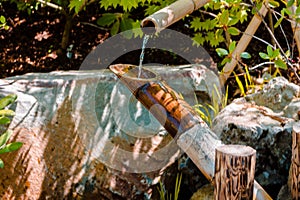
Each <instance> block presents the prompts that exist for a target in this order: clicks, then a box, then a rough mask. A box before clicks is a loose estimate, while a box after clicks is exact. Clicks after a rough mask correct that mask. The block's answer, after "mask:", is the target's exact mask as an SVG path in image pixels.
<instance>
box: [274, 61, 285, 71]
mask: <svg viewBox="0 0 300 200" xmlns="http://www.w3.org/2000/svg"><path fill="white" fill-rule="evenodd" d="M275 66H276V67H278V68H280V69H284V70H286V69H287V65H286V63H285V62H284V61H283V60H281V59H278V60H275Z"/></svg>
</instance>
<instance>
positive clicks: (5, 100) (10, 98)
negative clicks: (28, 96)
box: [0, 94, 17, 110]
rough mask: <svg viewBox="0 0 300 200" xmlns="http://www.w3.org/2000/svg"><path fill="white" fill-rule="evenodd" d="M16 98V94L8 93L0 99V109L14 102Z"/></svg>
mask: <svg viewBox="0 0 300 200" xmlns="http://www.w3.org/2000/svg"><path fill="white" fill-rule="evenodd" d="M16 99H17V95H15V94H10V95H7V96H5V97H3V98H2V99H0V110H1V109H3V108H5V107H6V106H8V105H9V104H12V103H13V102H15V100H16Z"/></svg>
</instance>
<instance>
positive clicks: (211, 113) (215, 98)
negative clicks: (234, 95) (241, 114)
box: [194, 85, 228, 126]
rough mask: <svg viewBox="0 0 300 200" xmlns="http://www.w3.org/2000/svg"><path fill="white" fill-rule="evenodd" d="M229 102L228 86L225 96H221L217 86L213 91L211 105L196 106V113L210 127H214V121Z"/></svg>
mask: <svg viewBox="0 0 300 200" xmlns="http://www.w3.org/2000/svg"><path fill="white" fill-rule="evenodd" d="M227 102H228V86H227V87H226V91H225V94H220V92H219V90H218V88H217V86H216V85H214V90H213V91H212V96H211V103H206V104H205V105H203V104H196V105H194V109H195V111H196V112H197V113H198V114H199V116H200V117H201V118H202V119H203V120H204V121H205V122H206V123H207V124H208V125H209V126H211V125H212V121H213V119H214V117H215V116H217V114H218V113H219V112H220V111H221V110H222V109H223V108H225V106H226V105H227Z"/></svg>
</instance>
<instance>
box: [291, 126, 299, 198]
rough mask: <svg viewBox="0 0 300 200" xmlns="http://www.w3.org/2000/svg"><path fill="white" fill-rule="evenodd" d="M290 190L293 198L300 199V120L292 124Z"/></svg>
mask: <svg viewBox="0 0 300 200" xmlns="http://www.w3.org/2000/svg"><path fill="white" fill-rule="evenodd" d="M291 190H292V191H291V192H292V198H293V200H298V199H300V122H298V123H296V124H295V125H294V126H293V142H292V187H291Z"/></svg>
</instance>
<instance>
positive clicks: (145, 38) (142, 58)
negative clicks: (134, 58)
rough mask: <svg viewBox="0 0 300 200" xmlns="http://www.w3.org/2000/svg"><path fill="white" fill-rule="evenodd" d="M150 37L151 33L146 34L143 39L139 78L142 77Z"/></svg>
mask: <svg viewBox="0 0 300 200" xmlns="http://www.w3.org/2000/svg"><path fill="white" fill-rule="evenodd" d="M149 37H150V35H147V34H145V36H144V39H143V45H142V52H141V55H140V64H139V74H138V78H140V76H141V72H142V65H143V60H144V54H145V47H146V44H147V42H148V39H149Z"/></svg>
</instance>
